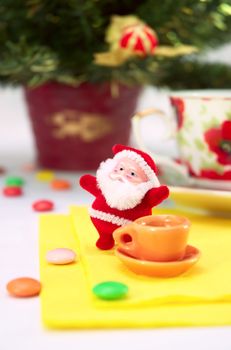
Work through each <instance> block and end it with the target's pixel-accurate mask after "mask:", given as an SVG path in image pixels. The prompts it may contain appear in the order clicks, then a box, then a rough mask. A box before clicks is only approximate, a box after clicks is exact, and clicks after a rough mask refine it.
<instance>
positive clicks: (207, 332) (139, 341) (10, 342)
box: [0, 88, 231, 350]
mask: <svg viewBox="0 0 231 350" xmlns="http://www.w3.org/2000/svg"><path fill="white" fill-rule="evenodd" d="M158 104H159V106H161V105H162V107H164V108H166V110H168V107H167V105H166V98H165V97H163V98H162V97H161V98H159V96H158V97H156V95H155V94H154V91H153V90H152V89H148V90H147V91H146V92H145V94H144V96H143V98H142V99H141V101H140V105H139V106H140V109H142V108H144V107H149V106H153V105H155V106H157V105H158ZM160 128H161V126H160ZM151 141H152V134H149V135H148V142H151ZM171 142H173V141H170V143H167V145H166V147H167V148H168V150H169V149H170V148H171V149H172V148H174V147H171V146H172V143H171ZM167 148H166V149H164V151H165V152H167V151H168V150H167ZM157 149H158V146H157ZM174 152H175V150H174ZM174 152H173V153H174ZM34 158H35V150H34V145H33V138H32V134H31V130H30V125H29V122H28V119H27V113H26V109H25V105H24V102H23V96H22V91H21V90H20V89H10V88H7V89H0V166H4V167H6V168H7V170H8V171H7V175H20V176H22V177H23V178H25V180H26V185H25V187H24V188H25V194H24V196H22V197H19V198H17V199H10V198H5V197H3V196H2V194H0V349H1V350H8V349H10V350H13V349H16V348H17V349H22V350H27V349H30V350H31V349H33V350H41V349H43V350H47V349H56V350H61V349H67V350H68V349H81V350H85V349H100V350H104V349H110V350H113V349H126V348H129V349H133V350H135V349H142V350H147V349H169V348H171V349H173V350H175V349H177V350H179V349H187V350H191V349H192V350H196V349H210V350H213V349H219V350H225V349H227V350H230V349H231V328H230V327H212V328H171V329H170V328H163V329H152V330H94V331H92V330H86V331H79V330H76V331H48V330H46V329H44V327H43V325H42V323H41V320H40V305H39V298H31V299H16V298H12V297H9V296H8V295H7V292H6V287H5V286H6V284H7V282H8V281H9V280H11V279H13V278H16V277H20V276H31V277H35V278H39V262H38V213H35V212H33V211H32V209H31V203H32V202H33V201H34V200H36V199H40V198H48V199H51V200H53V201H54V202H55V205H56V209H55V212H56V213H67V211H68V207H69V205H70V204H77V203H78V204H80V203H89V202H90V196H89V195H88V194H87V193H85V192H84V191H82V190H81V189H79V188H78V187H77V186H74V187H73V189H72V190H71V191H66V192H64V193H61V194H60V193H57V192H55V191H52V190H50V189H49V187H48V185H47V184H46V183H39V182H38V181H36V179H35V178H34V174H28V173H27V174H26V173H25V172H24V171H22V170H21V169H22V165H23V164H25V163H28V162H31V161H33V159H34ZM62 175H63V176H65V178H68V179H70V180H71V181H72V182H73V183H74V182H75V183H76V181H77V179H78V176H79V175H80V174H77V173H75V174H62ZM4 178H5V176H0V188H2V187H3V183H4ZM198 317H200V315H198Z"/></svg>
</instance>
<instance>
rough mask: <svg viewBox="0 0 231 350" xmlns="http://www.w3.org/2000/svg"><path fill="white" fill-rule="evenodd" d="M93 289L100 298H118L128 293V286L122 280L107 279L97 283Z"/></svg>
mask: <svg viewBox="0 0 231 350" xmlns="http://www.w3.org/2000/svg"><path fill="white" fill-rule="evenodd" d="M92 291H93V293H94V294H95V295H96V296H97V297H98V298H99V299H104V300H117V299H121V298H124V297H125V296H126V295H127V293H128V287H127V286H126V284H123V283H120V282H114V281H107V282H102V283H99V284H97V285H96V286H94V288H93V290H92Z"/></svg>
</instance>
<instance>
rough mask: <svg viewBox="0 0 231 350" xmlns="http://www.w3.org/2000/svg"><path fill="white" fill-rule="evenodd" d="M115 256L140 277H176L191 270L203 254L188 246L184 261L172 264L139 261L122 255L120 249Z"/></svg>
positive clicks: (172, 262)
mask: <svg viewBox="0 0 231 350" xmlns="http://www.w3.org/2000/svg"><path fill="white" fill-rule="evenodd" d="M115 255H116V256H117V257H118V258H119V259H120V260H121V261H122V262H123V263H124V265H126V266H127V267H128V268H129V269H130V270H132V271H133V272H135V273H137V274H139V275H146V276H151V277H175V276H179V275H181V274H182V273H184V272H186V271H187V270H188V269H190V268H191V267H192V266H193V265H194V264H195V263H196V262H197V261H198V260H199V258H200V255H201V253H200V251H199V249H197V248H195V247H193V246H191V245H188V246H187V247H186V250H185V255H184V257H183V259H181V260H177V261H170V262H157V261H147V260H139V259H136V258H133V257H131V256H129V255H126V254H125V253H122V252H121V251H119V250H118V249H116V250H115Z"/></svg>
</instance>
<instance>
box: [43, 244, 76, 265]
mask: <svg viewBox="0 0 231 350" xmlns="http://www.w3.org/2000/svg"><path fill="white" fill-rule="evenodd" d="M75 258H76V254H75V252H74V251H73V250H71V249H68V248H57V249H53V250H49V251H48V252H47V254H46V260H47V262H49V263H50V264H55V265H66V264H70V263H72V262H74V261H75Z"/></svg>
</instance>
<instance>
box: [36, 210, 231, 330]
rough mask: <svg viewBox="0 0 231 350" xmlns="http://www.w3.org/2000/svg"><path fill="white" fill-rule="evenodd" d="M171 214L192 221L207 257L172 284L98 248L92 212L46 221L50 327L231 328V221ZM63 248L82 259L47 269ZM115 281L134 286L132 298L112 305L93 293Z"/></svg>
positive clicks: (195, 240)
mask: <svg viewBox="0 0 231 350" xmlns="http://www.w3.org/2000/svg"><path fill="white" fill-rule="evenodd" d="M160 212H161V211H159V210H155V213H160ZM162 212H163V210H162ZM164 212H165V213H166V212H171V213H175V214H180V215H186V216H188V217H189V219H190V220H191V221H192V229H191V232H190V238H189V243H190V244H191V245H194V246H196V247H198V248H199V249H200V250H201V251H202V257H201V259H200V260H199V262H198V264H197V265H195V266H194V267H193V268H192V269H191V270H189V271H188V272H187V273H185V274H184V275H182V276H179V277H175V278H169V279H162V278H151V277H145V276H139V275H136V274H134V273H133V272H131V271H129V270H128V269H127V268H126V267H124V266H123V265H122V263H121V262H120V261H119V260H118V258H116V257H115V256H114V254H113V251H110V252H103V251H100V250H98V249H97V248H96V247H95V241H96V239H97V233H96V231H95V228H94V227H93V226H92V224H91V221H90V219H89V216H88V213H87V209H86V208H85V207H73V208H72V209H71V215H70V216H65V215H45V216H42V217H41V221H40V269H41V281H42V284H43V290H42V294H41V304H42V318H43V321H44V323H45V325H46V326H49V327H55V328H99V327H100V328H102V327H106V328H113V327H154V326H189V325H191V326H192V325H227V324H231V281H230V272H231V254H230V249H231V232H230V224H231V220H228V219H221V218H211V217H205V216H199V215H192V214H190V215H189V214H188V213H187V214H185V213H182V212H176V211H169V210H167V209H164ZM57 247H68V248H71V249H74V250H75V251H76V252H77V254H78V257H79V261H78V262H77V263H75V264H71V265H66V266H54V265H49V264H47V263H46V261H45V254H46V251H47V250H49V249H53V248H57ZM107 280H115V281H119V282H123V283H126V284H127V285H128V287H129V294H128V296H127V298H126V299H124V300H120V301H110V302H106V301H101V300H99V299H97V298H96V297H95V296H94V295H93V294H92V292H91V290H92V287H93V286H94V285H95V284H96V283H99V282H103V281H107Z"/></svg>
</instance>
